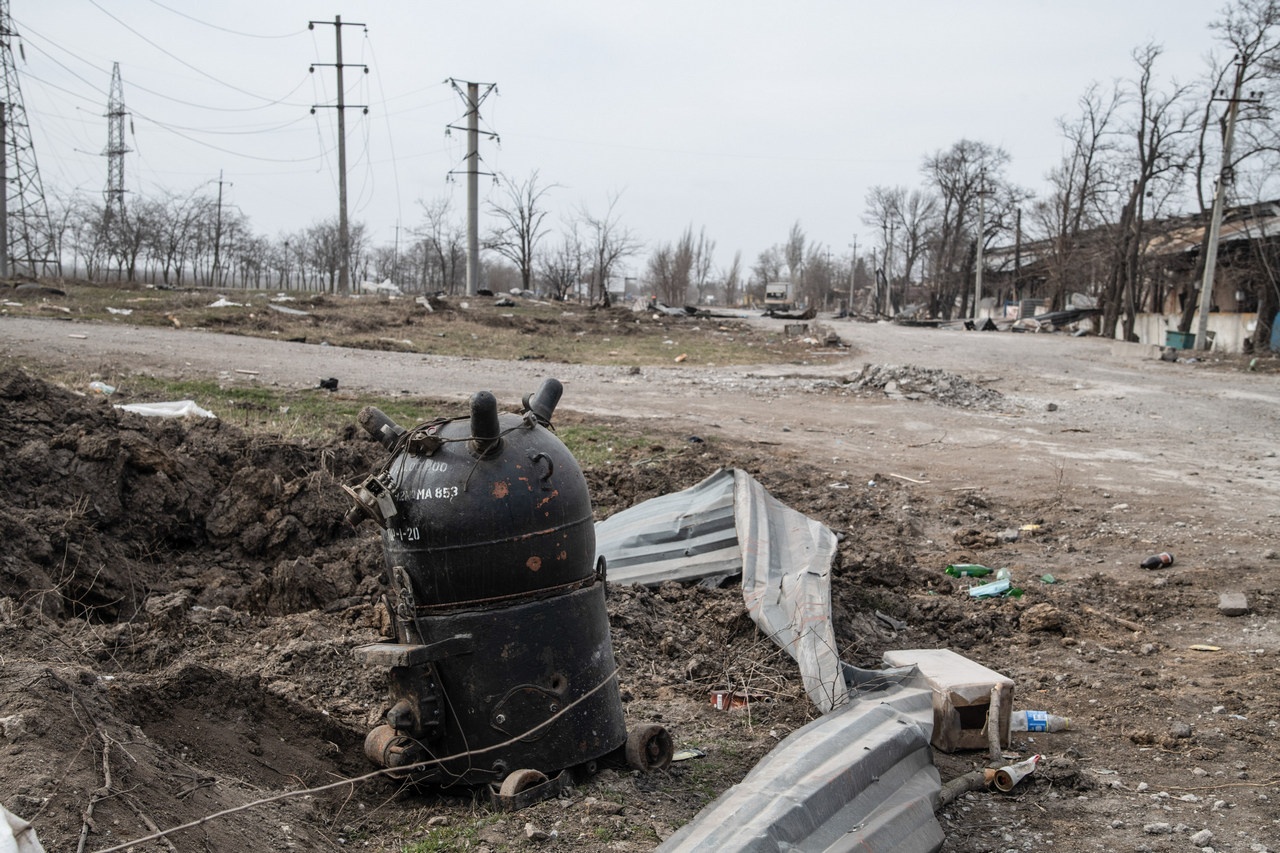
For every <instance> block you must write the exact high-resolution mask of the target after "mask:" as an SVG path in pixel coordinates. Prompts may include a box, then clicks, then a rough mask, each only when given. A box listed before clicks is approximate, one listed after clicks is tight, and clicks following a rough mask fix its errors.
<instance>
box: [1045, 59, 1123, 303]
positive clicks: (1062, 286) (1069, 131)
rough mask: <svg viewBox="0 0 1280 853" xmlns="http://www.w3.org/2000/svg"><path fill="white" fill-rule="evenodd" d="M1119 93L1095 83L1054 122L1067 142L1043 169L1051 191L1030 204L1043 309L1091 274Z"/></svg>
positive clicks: (1111, 189) (1107, 195) (1106, 199)
mask: <svg viewBox="0 0 1280 853" xmlns="http://www.w3.org/2000/svg"><path fill="white" fill-rule="evenodd" d="M1120 101H1121V93H1120V91H1119V90H1118V89H1112V90H1111V91H1110V92H1109V93H1106V94H1104V93H1103V92H1102V90H1101V87H1100V86H1099V85H1098V84H1096V83H1095V84H1093V85H1091V86H1090V87H1089V88H1088V89H1087V90H1086V91H1085V93H1084V94H1083V95H1082V96H1081V97H1080V101H1079V105H1080V114H1079V115H1078V116H1077V117H1076V118H1075V119H1074V120H1072V121H1067V120H1065V119H1059V121H1058V127H1059V129H1060V131H1061V132H1062V136H1063V138H1064V139H1065V140H1066V142H1067V145H1068V146H1069V148H1068V151H1067V152H1066V154H1064V155H1063V158H1062V162H1061V163H1059V164H1058V165H1057V166H1056V167H1055V168H1054V169H1053V170H1052V171H1050V172H1049V175H1048V180H1049V185H1050V191H1051V194H1050V195H1049V197H1048V198H1046V199H1044V200H1042V201H1040V202H1039V203H1038V204H1036V205H1035V207H1034V208H1033V218H1034V220H1035V222H1036V224H1037V226H1038V229H1039V231H1040V232H1041V234H1042V235H1043V237H1044V239H1045V242H1046V249H1045V252H1044V267H1045V274H1046V277H1047V287H1048V293H1049V310H1054V311H1056V310H1061V309H1062V308H1063V307H1065V306H1064V302H1065V300H1066V290H1067V287H1068V286H1069V285H1072V286H1079V285H1080V283H1082V282H1087V281H1090V280H1091V279H1092V278H1093V275H1092V270H1093V268H1095V267H1096V265H1097V263H1098V261H1099V258H1098V254H1097V252H1098V246H1097V244H1098V243H1099V242H1100V241H1098V240H1096V239H1095V240H1088V241H1087V239H1086V238H1088V237H1091V236H1092V237H1096V236H1100V232H1098V231H1097V230H1096V229H1098V228H1099V227H1100V226H1102V225H1103V224H1105V223H1106V222H1107V214H1108V209H1109V207H1110V200H1111V199H1112V198H1113V197H1114V194H1115V182H1114V179H1113V177H1112V175H1111V172H1110V171H1109V170H1108V168H1107V166H1108V163H1107V160H1106V155H1107V153H1108V151H1109V150H1110V145H1111V144H1110V141H1109V140H1110V135H1111V133H1112V128H1111V124H1112V121H1113V119H1114V116H1115V113H1116V110H1117V108H1118V107H1119V105H1120Z"/></svg>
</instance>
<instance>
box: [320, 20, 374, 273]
mask: <svg viewBox="0 0 1280 853" xmlns="http://www.w3.org/2000/svg"><path fill="white" fill-rule="evenodd" d="M328 23H332V24H333V36H334V40H335V41H336V42H337V49H336V53H335V58H336V59H337V62H317V63H314V64H313V65H312V66H311V73H312V74H314V73H315V70H316V65H322V66H332V67H333V68H336V69H337V71H338V103H337V104H336V109H337V110H338V252H339V254H340V257H339V259H338V292H339V293H341V294H344V295H345V294H346V293H348V292H349V291H350V290H351V231H350V229H349V228H348V226H347V118H346V116H347V108H348V107H351V108H352V109H360V110H362V111H363V112H364V114H365V115H368V114H369V107H368V105H367V104H360V105H358V106H357V105H355V104H348V103H346V95H345V92H344V91H343V82H342V69H343V67H344V66H343V64H342V27H343V26H344V24H343V23H342V16H341V15H334V16H333V21H332V22H330V21H307V29H309V30H314V29H315V28H316V24H328ZM345 26H348V27H363V26H364V24H357V23H352V22H350V21H348V22H347V23H346V24H345ZM366 32H368V30H366ZM352 67H354V68H363V69H364V73H365V74H368V73H369V66H367V65H359V64H355V63H353V64H352ZM319 106H325V107H327V106H329V104H320V105H317V106H313V107H312V108H311V113H312V114H313V115H314V114H315V111H316V109H318V107H319Z"/></svg>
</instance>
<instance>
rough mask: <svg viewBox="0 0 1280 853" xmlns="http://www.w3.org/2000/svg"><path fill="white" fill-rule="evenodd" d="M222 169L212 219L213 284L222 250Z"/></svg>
mask: <svg viewBox="0 0 1280 853" xmlns="http://www.w3.org/2000/svg"><path fill="white" fill-rule="evenodd" d="M223 183H225V182H224V181H223V180H222V170H221V169H219V170H218V212H217V214H216V215H215V217H214V220H213V286H214V287H217V286H218V284H219V282H218V259H219V258H220V257H221V252H222V185H223Z"/></svg>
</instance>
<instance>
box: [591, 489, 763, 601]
mask: <svg viewBox="0 0 1280 853" xmlns="http://www.w3.org/2000/svg"><path fill="white" fill-rule="evenodd" d="M733 484H734V472H733V471H731V470H720V471H717V472H716V473H714V474H712V475H711V476H710V477H708V478H707V479H705V480H703V481H702V482H701V483H698V484H697V485H695V486H691V487H690V488H688V489H683V490H682V491H679V492H672V493H671V494H667V495H660V496H658V497H656V498H651V499H649V500H647V501H644V502H643V503H640V504H637V505H636V506H633V507H631V508H630V509H625V510H623V511H622V512H618V513H615V514H613V515H611V516H609V517H608V518H606V519H605V520H604V521H602V522H600V523H599V524H597V525H596V553H597V554H598V555H600V556H603V557H604V558H605V563H606V571H607V572H608V579H609V581H610V582H611V583H638V584H647V585H648V584H660V583H662V582H664V581H669V580H674V581H689V580H698V579H700V578H706V577H717V576H728V575H736V574H738V573H739V572H741V571H742V551H741V549H740V548H739V547H738V534H737V531H736V530H735V527H734V509H733Z"/></svg>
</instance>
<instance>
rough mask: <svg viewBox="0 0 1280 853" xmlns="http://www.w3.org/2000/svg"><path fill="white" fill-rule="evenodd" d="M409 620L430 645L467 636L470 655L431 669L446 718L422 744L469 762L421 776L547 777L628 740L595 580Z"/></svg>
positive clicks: (600, 588)
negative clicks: (528, 773) (522, 771)
mask: <svg viewBox="0 0 1280 853" xmlns="http://www.w3.org/2000/svg"><path fill="white" fill-rule="evenodd" d="M415 622H416V625H417V627H418V630H419V631H420V632H421V634H422V642H423V643H424V644H427V645H430V644H432V643H436V642H443V641H445V640H449V639H450V638H455V637H458V636H460V635H469V636H470V637H471V651H470V652H469V653H462V654H456V655H450V656H449V657H447V658H445V659H443V660H439V661H437V662H436V663H435V673H436V676H437V677H438V679H439V686H440V689H441V691H442V694H443V696H442V698H443V701H442V703H441V704H442V706H443V708H444V709H445V713H446V720H445V725H444V726H443V727H442V732H441V734H440V735H438V736H437V737H435V738H433V739H432V740H431V741H430V742H428V743H427V744H426V746H427V748H428V749H429V751H430V752H431V753H432V754H433V755H439V756H444V755H465V756H466V757H464V758H462V759H459V760H456V761H452V762H448V763H446V764H445V765H443V766H441V767H439V768H433V769H432V770H431V771H430V775H428V776H427V777H425V778H427V779H430V778H431V776H432V775H434V776H438V777H439V779H440V781H461V782H464V783H467V784H477V783H481V782H486V781H492V780H493V779H494V778H495V777H500V776H502V775H505V773H506V772H508V771H510V770H514V769H517V768H533V769H536V770H540V771H542V772H544V773H547V774H551V773H554V772H556V771H558V770H561V769H564V768H568V767H574V766H577V765H580V764H585V763H587V762H590V761H594V760H595V759H597V758H600V757H602V756H604V755H605V754H607V753H609V752H612V751H613V750H615V749H617V748H618V747H619V746H621V745H622V744H623V743H624V742H625V741H626V737H627V730H626V720H625V718H624V716H623V711H622V699H621V696H620V694H619V691H618V682H617V672H616V665H615V663H614V658H613V647H612V645H611V643H610V640H609V618H608V612H607V611H606V609H605V601H604V583H603V582H602V581H599V580H595V581H593V582H590V583H589V585H586V586H583V587H582V588H579V589H576V590H574V591H570V592H566V593H563V594H560V595H555V596H552V597H549V598H542V599H535V600H525V601H524V602H522V603H518V604H514V605H510V606H505V607H493V608H487V609H483V610H479V609H471V610H458V611H454V612H448V613H441V614H437V615H427V616H419V618H418V619H416V620H415ZM477 750H484V751H483V752H477ZM468 753H471V754H470V755H468ZM419 778H423V777H422V776H419Z"/></svg>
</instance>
